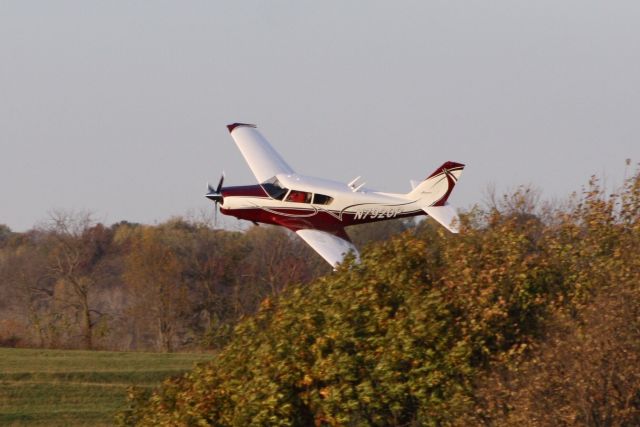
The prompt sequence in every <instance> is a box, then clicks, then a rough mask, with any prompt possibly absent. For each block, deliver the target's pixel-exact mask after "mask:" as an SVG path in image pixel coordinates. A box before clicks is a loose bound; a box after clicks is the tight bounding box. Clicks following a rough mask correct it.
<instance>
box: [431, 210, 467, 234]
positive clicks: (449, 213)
mask: <svg viewBox="0 0 640 427" xmlns="http://www.w3.org/2000/svg"><path fill="white" fill-rule="evenodd" d="M422 210H423V211H425V212H426V213H427V215H429V216H430V217H431V218H433V219H435V220H436V221H438V222H439V223H440V225H442V226H443V227H444V228H446V229H447V230H449V231H450V232H452V233H457V232H458V231H460V224H459V223H460V219H459V218H458V213H457V212H456V210H455V208H454V207H453V206H451V205H448V204H446V205H444V206H428V207H426V208H422Z"/></svg>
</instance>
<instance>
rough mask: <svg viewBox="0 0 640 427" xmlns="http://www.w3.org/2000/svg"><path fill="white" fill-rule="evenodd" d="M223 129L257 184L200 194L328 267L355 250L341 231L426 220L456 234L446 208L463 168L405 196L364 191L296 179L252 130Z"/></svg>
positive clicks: (444, 171) (447, 166) (436, 175)
mask: <svg viewBox="0 0 640 427" xmlns="http://www.w3.org/2000/svg"><path fill="white" fill-rule="evenodd" d="M227 128H228V129H229V132H230V133H231V137H232V138H233V140H234V141H235V143H236V144H237V146H238V148H239V149H240V151H241V152H242V155H243V156H244V158H245V160H246V161H247V163H248V164H249V167H250V168H251V171H252V172H253V174H254V175H255V177H256V179H257V180H258V182H259V184H256V185H245V186H234V187H223V186H222V184H223V182H224V175H223V176H222V177H221V178H220V181H219V183H218V186H217V187H216V188H213V187H211V186H210V185H207V187H208V192H207V194H206V195H205V196H206V197H207V198H209V199H211V200H213V201H214V202H215V204H216V205H218V204H219V205H220V212H222V213H223V214H225V215H231V216H235V217H236V218H238V219H244V220H248V221H252V222H253V223H255V224H257V223H260V222H261V223H266V224H276V225H280V226H283V227H286V228H288V229H290V230H292V231H294V232H295V233H296V234H298V236H300V237H301V238H302V239H304V241H305V242H307V243H308V244H309V245H310V246H311V247H312V248H313V249H314V250H315V251H316V252H318V253H319V254H320V255H321V256H322V257H323V258H324V259H325V260H326V261H327V262H328V263H329V264H331V266H333V267H334V268H335V266H336V265H337V264H338V263H340V262H341V261H342V260H343V258H344V256H345V255H346V254H347V253H349V252H351V251H353V252H354V254H355V256H356V257H357V256H358V251H357V249H356V248H355V246H354V245H353V243H351V240H350V239H349V236H348V235H347V233H346V232H345V230H344V227H345V226H348V225H356V224H364V223H368V222H375V221H384V220H388V219H394V218H408V217H412V216H417V215H429V216H430V217H432V218H433V219H435V220H436V221H437V222H439V223H440V224H442V225H443V226H444V227H446V228H447V229H448V230H450V231H451V232H454V233H457V232H458V226H457V214H456V211H455V209H454V208H453V207H452V206H451V205H449V204H448V203H447V199H448V198H449V196H450V195H451V191H452V190H453V187H454V186H455V185H456V182H457V181H458V179H459V178H460V175H461V174H462V169H463V168H464V165H463V164H461V163H455V162H445V163H444V164H443V165H442V166H440V167H439V168H438V169H436V170H435V172H433V173H432V174H431V175H429V176H428V177H427V178H426V179H425V180H424V181H422V182H420V183H413V182H412V187H413V189H412V190H411V191H410V192H408V193H405V194H395V193H382V192H377V191H372V190H369V189H366V188H364V182H362V181H361V179H360V177H358V178H356V179H354V180H353V181H351V182H350V183H348V184H347V183H341V182H336V181H330V180H326V179H320V178H312V177H309V176H304V175H299V174H297V173H296V172H294V170H293V169H291V167H290V166H289V165H288V164H287V163H286V162H285V161H284V159H283V158H282V157H280V155H279V154H278V153H277V152H276V151H275V150H274V149H273V147H272V146H271V145H270V144H269V142H268V141H267V140H266V139H265V138H264V137H263V136H262V135H261V134H260V132H258V130H257V129H256V126H255V125H251V124H245V123H234V124H231V125H228V126H227Z"/></svg>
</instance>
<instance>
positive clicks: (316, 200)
mask: <svg viewBox="0 0 640 427" xmlns="http://www.w3.org/2000/svg"><path fill="white" fill-rule="evenodd" d="M331 202H333V197H329V196H325V195H324V194H318V193H316V194H314V195H313V204H315V205H328V204H330V203H331Z"/></svg>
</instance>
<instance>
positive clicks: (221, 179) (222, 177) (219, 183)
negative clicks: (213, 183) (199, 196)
mask: <svg viewBox="0 0 640 427" xmlns="http://www.w3.org/2000/svg"><path fill="white" fill-rule="evenodd" d="M223 182H224V172H222V175H221V176H220V181H218V188H216V193H220V190H222V183H223Z"/></svg>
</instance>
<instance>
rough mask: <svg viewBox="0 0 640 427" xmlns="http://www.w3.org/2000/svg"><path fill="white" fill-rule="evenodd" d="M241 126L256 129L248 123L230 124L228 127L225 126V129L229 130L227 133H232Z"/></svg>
mask: <svg viewBox="0 0 640 427" xmlns="http://www.w3.org/2000/svg"><path fill="white" fill-rule="evenodd" d="M241 126H247V127H250V128H255V127H257V126H256V125H252V124H250V123H232V124H230V125H227V129H229V133H231V132H233V130H234V129H235V128H237V127H241Z"/></svg>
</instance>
